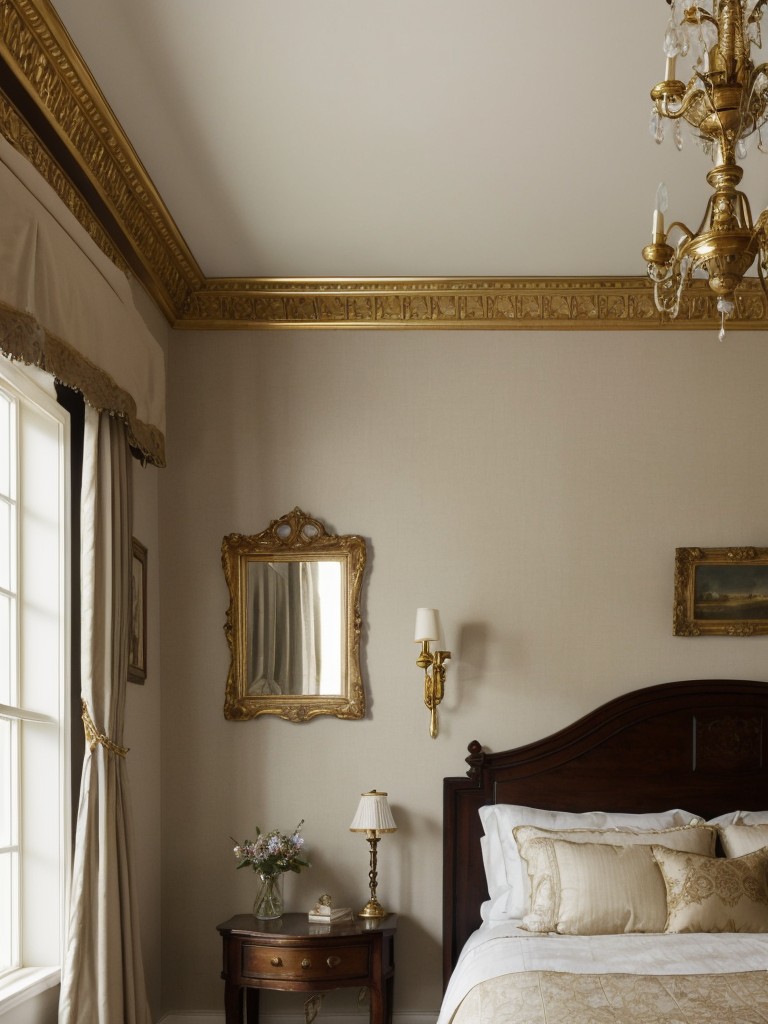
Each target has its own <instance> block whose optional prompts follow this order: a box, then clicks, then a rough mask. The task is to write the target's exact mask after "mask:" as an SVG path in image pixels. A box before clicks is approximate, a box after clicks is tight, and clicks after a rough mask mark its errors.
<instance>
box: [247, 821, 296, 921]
mask: <svg viewBox="0 0 768 1024" xmlns="http://www.w3.org/2000/svg"><path fill="white" fill-rule="evenodd" d="M303 824H304V820H303V819H302V820H301V821H300V822H299V824H298V825H297V826H296V828H295V829H294V830H293V832H292V833H291V834H290V835H286V834H285V833H283V832H280V831H278V829H273V830H272V831H271V832H262V831H261V829H260V828H259V827H258V825H257V826H256V838H255V839H246V840H245V841H244V842H242V843H238V842H237V840H233V841H234V842H235V843H236V845H235V849H234V854H235V860H236V861H237V867H238V870H239V869H240V868H245V867H252V868H253V870H254V871H255V872H257V874H258V875H259V878H260V880H261V887H260V890H259V893H258V895H257V897H256V900H255V902H254V904H253V914H254V917H258V918H260V919H262V920H274V919H275V918H278V917H282V914H283V893H282V877H283V874H284V873H285V872H286V871H295V872H297V873H298V872H299V871H301V869H302V868H308V867H309V861H306V860H304V859H303V858H302V851H303V847H304V837H303V836H302V835H301V827H302V825H303Z"/></svg>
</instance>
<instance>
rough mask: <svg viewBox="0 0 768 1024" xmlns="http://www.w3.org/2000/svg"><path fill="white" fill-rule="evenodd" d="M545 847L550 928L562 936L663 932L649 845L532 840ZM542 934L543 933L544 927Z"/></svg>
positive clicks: (660, 890) (661, 899) (659, 884)
mask: <svg viewBox="0 0 768 1024" xmlns="http://www.w3.org/2000/svg"><path fill="white" fill-rule="evenodd" d="M537 844H539V845H542V846H545V847H546V850H547V855H548V856H549V858H550V872H551V874H550V877H551V878H552V880H553V894H554V896H555V904H556V909H555V912H554V915H553V919H550V920H547V921H546V922H544V921H538V922H537V921H536V919H535V918H534V917H533V915H532V914H531V915H528V917H527V918H526V919H525V921H524V924H523V927H529V928H530V925H529V924H526V922H528V921H529V919H532V920H533V922H534V923H538V924H539V925H544V924H546V925H547V926H549V925H550V924H553V925H554V929H553V930H554V931H556V932H558V933H559V934H561V935H614V934H617V933H621V932H661V931H663V930H664V924H665V921H666V917H667V905H666V899H665V892H664V883H663V881H662V878H661V872H660V871H659V869H658V866H657V865H656V862H655V861H654V859H653V854H652V853H651V847H650V846H648V845H640V846H609V845H607V844H605V843H571V842H568V841H567V840H564V839H534V840H532V845H537ZM542 930H543V929H542Z"/></svg>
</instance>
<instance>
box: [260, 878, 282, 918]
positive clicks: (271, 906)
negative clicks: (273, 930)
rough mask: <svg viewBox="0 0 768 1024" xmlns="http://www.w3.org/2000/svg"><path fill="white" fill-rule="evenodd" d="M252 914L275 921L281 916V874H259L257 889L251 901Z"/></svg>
mask: <svg viewBox="0 0 768 1024" xmlns="http://www.w3.org/2000/svg"><path fill="white" fill-rule="evenodd" d="M253 916H254V917H257V918H259V920H260V921H275V920H277V918H278V917H282V916H283V875H282V872H278V874H276V875H262V874H260V875H259V889H258V892H257V893H256V899H255V900H254V901H253Z"/></svg>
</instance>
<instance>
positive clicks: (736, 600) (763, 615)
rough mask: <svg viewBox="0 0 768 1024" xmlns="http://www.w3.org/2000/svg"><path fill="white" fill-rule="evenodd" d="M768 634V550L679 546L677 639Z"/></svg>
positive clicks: (676, 557) (675, 617)
mask: <svg viewBox="0 0 768 1024" xmlns="http://www.w3.org/2000/svg"><path fill="white" fill-rule="evenodd" d="M767 633H768V548H750V547H743V548H677V549H676V551H675V612H674V634H675V636H707V635H709V636H758V635H760V634H767Z"/></svg>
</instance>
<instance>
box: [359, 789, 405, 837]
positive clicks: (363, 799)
mask: <svg viewBox="0 0 768 1024" xmlns="http://www.w3.org/2000/svg"><path fill="white" fill-rule="evenodd" d="M349 831H350V832H397V825H396V824H395V819H394V818H393V817H392V811H391V810H390V809H389V802H388V801H387V794H386V793H379V792H378V791H377V790H375V789H372V790H371V792H370V793H362V794H361V796H360V803H359V804H358V805H357V811H356V812H355V816H354V818H353V819H352V824H351V825H350V826H349Z"/></svg>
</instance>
